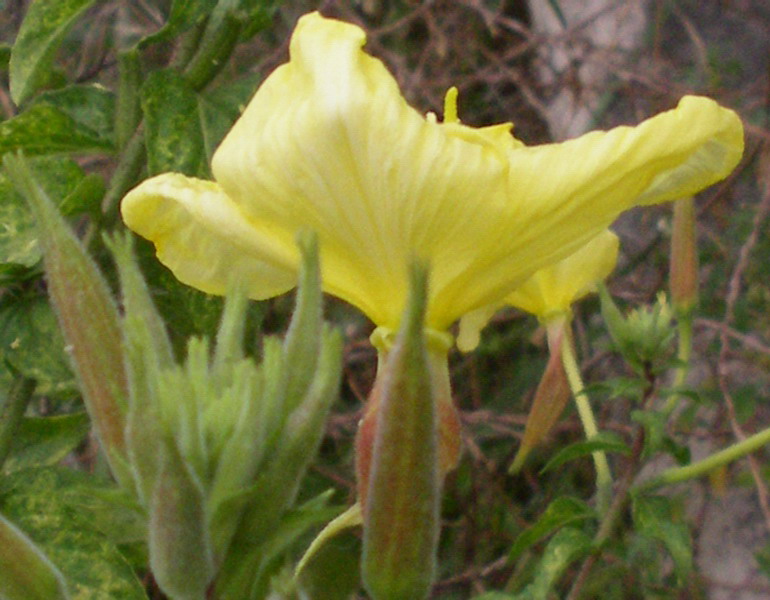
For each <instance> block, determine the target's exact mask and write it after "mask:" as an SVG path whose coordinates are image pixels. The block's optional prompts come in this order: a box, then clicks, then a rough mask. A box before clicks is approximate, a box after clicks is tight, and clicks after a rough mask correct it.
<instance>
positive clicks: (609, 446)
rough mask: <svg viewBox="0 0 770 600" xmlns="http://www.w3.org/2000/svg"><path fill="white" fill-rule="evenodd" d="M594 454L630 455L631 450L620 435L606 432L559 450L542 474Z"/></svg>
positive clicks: (541, 471)
mask: <svg viewBox="0 0 770 600" xmlns="http://www.w3.org/2000/svg"><path fill="white" fill-rule="evenodd" d="M594 452H617V453H619V454H630V453H631V448H629V447H628V446H627V445H626V443H625V442H624V441H623V439H622V438H621V437H620V436H619V435H617V434H614V433H611V432H609V431H604V432H602V433H599V434H597V435H595V436H594V437H592V438H591V439H590V440H582V441H580V442H575V443H574V444H570V445H569V446H565V447H564V448H562V449H561V450H559V452H557V453H556V455H555V456H554V457H553V458H551V460H549V461H548V462H547V463H546V465H545V466H544V467H543V468H542V469H541V470H540V474H541V475H542V474H543V473H546V472H548V471H552V470H553V469H556V468H557V467H560V466H561V465H563V464H564V463H567V462H569V461H571V460H575V459H577V458H581V457H583V456H587V455H589V454H592V453H594Z"/></svg>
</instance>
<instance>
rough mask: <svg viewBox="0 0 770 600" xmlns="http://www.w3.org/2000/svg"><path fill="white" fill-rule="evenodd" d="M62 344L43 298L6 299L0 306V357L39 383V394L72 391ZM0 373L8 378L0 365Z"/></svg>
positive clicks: (49, 309) (73, 386) (70, 375)
mask: <svg viewBox="0 0 770 600" xmlns="http://www.w3.org/2000/svg"><path fill="white" fill-rule="evenodd" d="M64 346H65V342H64V338H63V337H62V335H61V332H60V330H59V325H58V323H57V322H56V317H55V315H54V312H53V310H52V309H51V306H50V305H49V304H48V301H47V300H46V298H44V297H42V296H37V297H33V298H14V297H13V296H6V297H5V298H3V301H2V302H1V303H0V356H1V357H2V358H3V359H5V360H7V361H8V362H9V363H10V364H11V365H13V367H14V368H15V369H17V370H18V371H19V372H21V373H22V374H23V375H24V376H26V377H30V378H31V379H35V380H37V381H38V393H52V392H55V391H57V390H59V391H66V390H74V389H75V381H74V376H73V374H72V371H71V370H70V368H69V360H68V358H67V356H66V354H65V350H64ZM0 374H2V377H3V378H6V379H7V378H10V373H8V370H7V368H6V367H5V366H4V365H1V364H0Z"/></svg>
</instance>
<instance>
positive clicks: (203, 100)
mask: <svg viewBox="0 0 770 600" xmlns="http://www.w3.org/2000/svg"><path fill="white" fill-rule="evenodd" d="M261 79H262V77H261V76H260V75H258V74H253V75H248V76H246V77H243V78H241V79H238V80H236V81H232V82H229V83H227V84H224V85H222V86H220V87H218V88H216V89H214V90H212V91H210V92H205V93H202V94H201V95H200V96H199V104H200V114H201V122H202V127H203V139H204V144H205V146H206V157H207V158H208V160H211V156H212V155H213V154H214V151H215V150H216V149H217V147H218V146H219V143H220V142H221V141H222V139H223V138H224V137H225V135H226V134H227V132H228V131H230V129H231V128H232V126H233V123H235V121H236V120H237V119H238V117H240V116H241V113H242V112H243V109H244V108H245V107H246V104H247V103H248V101H249V99H251V97H252V96H253V95H254V90H256V89H257V86H258V85H259V83H260V81H261Z"/></svg>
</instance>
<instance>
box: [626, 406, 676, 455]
mask: <svg viewBox="0 0 770 600" xmlns="http://www.w3.org/2000/svg"><path fill="white" fill-rule="evenodd" d="M631 420H632V421H634V422H636V423H639V424H640V425H641V426H642V427H643V428H644V456H645V457H650V456H652V455H653V454H654V453H656V452H658V451H660V450H662V449H663V447H664V440H665V438H666V435H665V434H666V423H667V421H668V416H667V415H665V414H664V413H662V412H659V411H652V410H650V411H644V410H634V411H631Z"/></svg>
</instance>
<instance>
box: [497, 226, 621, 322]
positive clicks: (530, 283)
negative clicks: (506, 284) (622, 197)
mask: <svg viewBox="0 0 770 600" xmlns="http://www.w3.org/2000/svg"><path fill="white" fill-rule="evenodd" d="M618 245H619V241H618V237H617V236H616V235H615V234H614V233H612V232H611V231H609V230H606V231H603V232H602V233H600V234H599V235H597V236H596V237H595V238H593V239H592V240H591V241H589V242H588V243H587V244H585V245H584V246H582V247H581V248H580V249H578V250H577V251H576V252H574V253H573V254H570V255H569V256H568V257H567V258H565V259H562V260H561V261H559V262H557V263H555V264H553V265H549V266H547V267H543V268H542V269H540V270H539V271H537V272H536V273H535V274H534V275H532V276H531V277H530V278H529V279H527V280H526V281H525V282H524V283H523V284H521V286H519V287H518V288H516V290H515V291H514V292H513V293H511V294H509V295H508V296H507V297H506V299H505V300H506V302H507V303H508V304H512V305H513V306H515V307H517V308H520V309H522V310H525V311H527V312H529V313H532V314H533V315H536V316H538V317H539V318H541V319H548V317H549V316H552V315H558V314H565V313H569V310H570V306H571V305H572V304H573V303H574V302H575V301H577V300H579V299H580V298H582V297H583V296H585V295H586V294H588V293H590V292H592V291H594V290H595V289H596V284H597V283H598V282H599V281H602V280H604V279H605V278H606V277H607V276H608V275H609V274H610V273H611V272H612V270H613V269H614V268H615V263H616V262H617V259H618Z"/></svg>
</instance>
